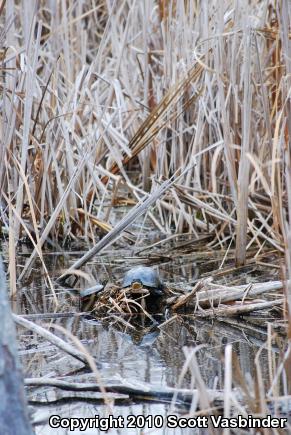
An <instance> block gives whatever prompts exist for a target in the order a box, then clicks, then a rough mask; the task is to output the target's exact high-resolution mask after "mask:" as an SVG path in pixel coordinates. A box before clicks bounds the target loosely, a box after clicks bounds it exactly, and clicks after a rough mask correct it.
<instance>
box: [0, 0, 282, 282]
mask: <svg viewBox="0 0 291 435" xmlns="http://www.w3.org/2000/svg"><path fill="white" fill-rule="evenodd" d="M288 8H289V5H288V2H286V1H283V2H282V3H280V4H277V3H276V2H273V1H263V2H262V1H252V2H250V4H249V5H247V4H245V7H239V6H238V5H237V4H236V3H234V2H232V1H223V2H219V4H217V2H207V3H205V2H194V1H187V2H176V1H173V2H167V1H151V0H150V1H147V2H136V1H129V2H125V3H119V2H115V3H110V2H109V1H108V2H98V5H96V4H95V2H90V1H78V2H75V3H73V4H66V3H65V2H53V3H52V4H50V8H49V7H48V4H47V2H44V1H39V2H36V1H35V2H32V3H31V2H30V3H29V5H28V4H26V3H25V4H19V3H18V2H15V1H13V0H7V1H6V2H2V8H1V20H2V23H3V31H2V45H3V49H2V68H1V69H2V93H3V99H2V111H1V112H2V114H1V125H2V133H3V134H2V143H3V146H2V158H1V167H0V170H1V172H0V177H1V197H2V203H1V204H2V206H1V207H2V212H1V220H2V227H3V230H5V229H6V230H8V229H9V231H10V233H9V237H10V239H11V240H12V241H14V243H11V249H10V251H11V252H10V254H11V256H14V255H15V254H14V248H13V246H14V245H15V243H16V242H17V241H18V240H19V239H20V238H21V237H22V236H26V235H28V236H29V237H30V238H31V239H33V241H34V243H35V253H36V254H37V255H39V256H40V257H41V248H42V246H43V244H44V243H45V242H46V241H47V240H48V237H50V238H51V239H53V240H54V239H58V240H62V241H64V242H65V241H67V240H69V239H75V238H76V237H83V238H85V239H86V240H89V241H90V240H93V241H95V240H96V237H98V228H99V226H98V225H99V224H97V223H96V221H94V220H92V215H93V216H94V217H95V218H96V219H97V220H98V222H99V221H100V222H101V224H100V225H102V224H103V226H104V225H108V224H109V223H111V222H112V225H114V216H113V215H114V213H113V212H112V210H113V209H114V207H115V206H118V205H120V204H121V203H122V204H132V203H138V202H139V201H140V200H142V198H146V197H147V195H150V194H151V192H153V191H154V190H155V188H156V186H157V184H158V183H159V182H160V180H162V179H165V178H166V179H168V178H170V177H171V176H172V175H173V174H177V173H181V172H183V171H184V174H183V175H182V176H181V177H180V178H179V180H177V182H174V183H173V185H172V186H171V187H170V188H169V189H168V191H167V193H166V194H165V195H163V197H161V198H160V199H159V200H157V201H156V207H155V209H154V211H153V209H152V210H150V213H154V216H152V218H153V221H154V223H155V225H156V226H157V228H158V229H159V230H161V229H162V230H163V231H164V232H166V233H167V234H170V233H172V232H183V231H189V232H193V233H194V234H199V233H201V232H206V231H207V232H210V233H211V235H212V236H213V237H212V243H214V242H218V243H219V244H220V246H221V247H224V248H227V247H228V246H229V245H230V244H231V243H235V244H236V261H237V264H238V265H240V264H243V263H244V262H245V258H246V252H247V251H248V250H249V249H250V248H251V247H256V248H257V250H262V249H263V248H264V247H265V246H270V245H271V246H273V247H275V248H276V249H277V250H278V251H279V252H282V253H285V252H286V250H287V252H288V253H289V254H290V247H289V243H288V240H289V238H290V234H289V233H290V224H289V221H288V216H289V213H288V208H289V207H290V193H289V190H288V189H289V187H288V186H290V183H288V180H289V178H290V174H289V172H288V168H290V161H289V160H290V149H289V140H288V138H289V124H290V121H289V117H290V115H289V105H288V99H289V94H288V92H289V86H288V83H289V69H290V61H289V57H288V49H289V45H288V44H289V31H290V29H289V27H290V26H289V21H288V20H289V18H290V17H289V14H290V11H289V9H288ZM288 177H289V178H288ZM289 181H290V180H289ZM96 226H97V228H96ZM287 256H289V255H287ZM289 257H290V256H289ZM288 268H290V265H288ZM11 272H12V270H11ZM14 274H15V273H14Z"/></svg>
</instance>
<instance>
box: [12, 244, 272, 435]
mask: <svg viewBox="0 0 291 435" xmlns="http://www.w3.org/2000/svg"><path fill="white" fill-rule="evenodd" d="M167 249H168V248H167ZM168 252H169V251H168ZM81 255H82V253H81V252H78V253H66V254H65V255H64V254H63V253H58V254H56V253H53V252H47V253H46V254H45V255H44V258H45V262H46V264H47V266H48V267H49V269H50V271H51V275H52V277H53V278H54V277H57V276H59V275H60V273H61V271H62V270H64V269H65V268H66V267H68V266H69V265H70V264H72V263H73V262H74V260H75V258H79V257H80V256H81ZM141 256H142V257H143V258H140V257H141ZM26 257H27V255H26V254H25V255H24V254H22V255H21V253H20V255H19V257H18V258H19V263H21V261H22V262H25V259H26ZM161 257H163V261H162V260H161ZM169 257H171V256H168V257H166V256H165V254H164V253H163V252H162V253H161V252H159V251H158V249H157V250H154V251H152V252H151V256H146V253H143V254H142V255H141V254H139V258H137V256H136V255H134V252H130V251H128V250H127V251H124V252H121V251H120V250H119V251H113V252H112V253H110V255H102V256H100V257H97V259H96V260H94V262H92V263H91V264H90V265H89V266H87V267H86V271H87V272H88V273H89V274H91V276H92V280H93V279H95V280H98V281H99V282H103V281H104V280H108V279H109V280H111V281H113V282H120V280H121V278H122V275H123V273H124V271H125V270H126V269H128V268H129V267H131V265H133V264H137V263H145V264H149V263H155V262H156V263H157V262H159V270H160V273H161V275H162V277H163V279H164V280H165V281H167V282H172V283H174V285H175V286H178V285H180V286H183V285H188V286H189V284H191V283H192V284H193V283H195V281H196V280H197V269H198V266H199V269H200V270H199V274H200V276H202V275H203V274H204V275H205V276H206V275H207V274H209V273H210V271H211V270H216V269H217V267H218V266H219V264H221V261H222V256H221V255H215V254H214V255H213V256H212V257H211V259H210V257H209V256H208V261H207V264H206V262H205V258H203V255H202V256H200V257H199V256H197V255H196V256H194V255H193V254H187V252H183V253H181V255H175V259H173V258H169ZM203 265H205V266H206V267H203ZM226 266H227V264H226ZM39 270H40V265H39V264H38V263H37V262H36V263H35V264H34V271H33V273H32V275H31V278H30V279H29V281H28V282H27V283H26V285H25V286H24V287H23V288H22V291H20V292H19V293H18V296H17V300H16V301H15V302H14V303H13V305H14V309H15V310H16V311H17V312H19V313H21V314H24V313H25V314H27V315H32V318H33V315H34V316H36V315H37V314H41V313H64V315H66V313H68V312H70V313H75V314H77V313H78V312H80V309H81V307H80V300H79V297H78V288H75V289H73V290H72V289H69V288H63V287H61V286H57V285H56V287H55V290H56V295H57V299H58V301H59V306H58V307H56V306H55V302H54V298H53V295H52V292H51V290H50V289H49V287H48V286H47V283H46V282H45V277H44V276H41V275H40V274H39ZM264 273H265V274H263V271H262V270H261V269H260V268H258V267H257V268H256V267H254V265H251V266H250V267H248V268H246V270H245V271H242V272H241V274H239V275H238V274H237V273H235V272H234V273H232V274H225V275H224V274H221V275H220V276H219V277H217V280H216V281H217V282H221V283H223V284H226V282H227V283H228V284H231V283H232V282H233V283H235V284H237V283H238V282H239V283H245V282H249V281H250V280H252V281H260V280H262V281H265V280H267V279H268V278H269V279H277V276H276V273H277V272H276V269H275V270H268V271H267V272H266V271H265V272H264ZM262 276H263V277H264V279H262ZM265 278H267V279H265ZM183 283H184V284H183ZM86 285H87V286H88V283H84V282H83V283H82V282H81V284H80V286H81V287H82V288H83V287H84V286H86ZM79 289H80V287H79ZM33 319H34V321H35V322H36V323H38V324H42V325H45V326H46V327H47V328H48V327H49V326H54V325H58V326H60V327H62V328H64V330H65V331H68V332H69V333H70V334H73V335H74V336H75V337H77V338H78V340H80V342H81V343H82V344H83V345H84V346H85V348H86V349H87V350H88V352H89V353H90V355H92V356H93V357H94V359H95V361H96V362H97V368H98V372H99V376H100V378H101V380H102V382H104V383H105V384H106V383H108V382H120V380H121V379H123V380H126V381H128V382H132V383H140V382H142V383H147V384H151V386H152V388H157V389H158V388H163V387H175V386H179V387H181V388H189V387H194V386H195V385H194V384H193V377H192V376H191V373H190V371H189V370H188V371H187V373H186V374H185V376H183V377H182V379H180V377H181V376H180V375H181V372H182V371H183V367H184V364H185V358H186V357H185V355H187V352H189V349H192V348H193V347H195V346H199V350H197V353H196V358H197V362H198V366H199V369H200V373H201V375H202V379H203V381H204V383H205V385H206V386H207V387H209V388H212V389H218V390H219V389H223V387H224V364H223V355H224V349H225V346H226V344H232V348H233V353H234V356H235V358H237V360H238V362H239V365H240V368H241V370H242V372H243V373H244V374H247V379H248V380H249V388H252V381H251V380H252V379H253V377H254V375H255V365H254V359H255V357H256V355H257V352H258V350H259V349H260V348H261V347H262V346H263V344H264V342H265V340H266V338H267V335H266V329H265V328H262V327H261V326H258V327H256V328H251V331H249V332H248V333H247V334H246V332H245V330H244V329H243V328H241V327H240V323H241V325H242V323H243V321H242V320H239V321H235V320H234V321H233V322H230V323H234V324H229V322H228V320H226V321H225V322H224V323H223V322H213V321H207V320H201V319H199V318H197V317H195V316H194V315H193V314H191V313H183V314H181V315H179V316H177V318H175V319H174V320H172V321H170V322H168V323H167V322H166V323H165V324H163V322H164V321H165V318H164V317H163V316H160V317H157V320H158V322H157V323H151V322H150V321H147V320H146V319H140V318H139V319H135V321H134V322H132V323H131V324H132V325H133V326H134V328H132V327H130V326H129V324H122V323H120V322H119V321H117V320H116V319H115V320H114V321H112V319H111V321H109V319H107V321H104V320H102V319H93V318H91V317H90V316H81V317H80V316H77V315H73V314H72V315H70V316H69V317H63V318H54V319H50V318H46V319H45V320H39V319H37V318H36V317H34V318H33ZM127 320H129V319H127ZM269 320H272V318H270V319H269ZM236 322H237V324H235V323H236ZM161 324H162V326H160V325H161ZM54 332H55V333H56V334H58V335H60V336H61V337H63V338H64V339H68V338H67V337H65V334H64V333H63V332H61V331H60V330H58V329H57V330H54ZM18 333H19V347H20V355H21V359H22V362H23V367H24V373H25V377H27V378H32V377H49V378H56V377H57V378H58V379H63V380H67V381H70V382H88V381H90V380H91V381H92V373H91V372H90V370H88V369H84V367H83V364H82V363H80V362H78V361H77V360H74V359H73V358H72V357H70V356H68V355H66V354H64V353H63V352H62V351H60V350H58V349H57V348H56V347H55V346H53V345H52V344H50V343H48V342H47V341H45V340H43V339H42V338H40V337H39V336H37V335H35V334H34V333H32V332H31V331H28V330H24V329H22V328H18ZM271 352H272V353H273V355H274V358H275V359H276V358H277V356H278V352H279V350H278V348H277V347H276V346H273V348H272V349H271ZM259 360H260V362H261V367H262V376H263V378H264V379H267V378H268V372H267V367H268V353H267V350H266V349H263V350H261V352H260V357H259ZM27 392H28V398H29V401H30V406H31V411H32V415H33V420H34V422H35V424H36V433H37V434H65V433H84V431H83V432H79V431H78V430H75V431H67V429H65V428H50V426H49V424H48V420H49V417H50V416H52V415H60V416H62V417H68V418H69V417H95V416H96V415H98V416H100V417H101V416H106V415H108V414H107V413H108V409H107V407H106V406H105V405H104V403H103V401H102V400H100V394H99V393H94V392H86V393H75V392H71V391H65V390H61V389H56V388H54V387H40V388H39V387H38V388H35V387H29V388H27ZM185 412H187V409H186V408H185V407H181V406H177V404H176V405H175V404H171V403H170V402H165V403H155V401H153V402H149V403H148V402H145V401H142V400H136V401H132V400H124V399H122V398H120V399H118V398H117V399H116V402H115V404H114V413H113V415H114V416H115V417H118V416H122V417H124V421H125V422H126V421H127V418H128V416H129V415H135V416H137V415H141V416H144V417H146V416H150V415H153V416H156V415H160V416H161V418H162V420H163V422H164V423H165V421H166V418H167V416H168V415H169V414H171V415H180V416H182V415H183V414H184V413H185ZM142 430H143V429H142V428H120V429H112V430H111V431H110V433H141V431H142ZM187 430H188V432H189V433H195V434H203V433H208V432H207V430H206V429H205V430H204V429H187ZM187 430H186V429H182V428H177V429H169V428H165V425H164V427H163V428H155V429H151V428H149V427H147V425H146V424H145V427H144V432H142V433H169V432H170V433H177V434H178V433H187ZM205 431H206V432H205ZM85 433H86V434H91V433H102V431H99V430H97V431H96V429H95V430H93V429H87V430H86V432H85Z"/></svg>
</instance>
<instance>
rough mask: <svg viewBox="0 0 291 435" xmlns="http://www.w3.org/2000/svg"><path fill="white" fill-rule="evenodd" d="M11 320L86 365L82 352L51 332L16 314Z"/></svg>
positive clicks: (85, 358)
mask: <svg viewBox="0 0 291 435" xmlns="http://www.w3.org/2000/svg"><path fill="white" fill-rule="evenodd" d="M13 319H14V321H15V322H16V323H17V324H18V325H20V326H23V327H24V328H26V329H29V330H30V331H33V332H35V333H36V334H38V335H40V336H41V337H43V338H45V339H46V340H48V341H50V342H51V343H52V344H54V345H55V346H57V347H58V348H59V349H61V350H63V351H64V352H66V353H68V354H69V355H71V356H73V357H74V358H76V359H78V360H79V361H81V362H83V363H84V364H86V365H88V360H87V357H86V355H85V354H84V353H83V352H80V351H79V350H77V349H76V348H75V347H73V346H72V345H71V344H69V343H67V342H66V341H64V340H62V339H61V338H60V337H58V336H56V335H55V334H53V333H52V332H50V331H47V330H46V329H44V328H43V327H42V326H39V325H36V324H35V323H33V322H31V321H30V320H27V319H24V318H23V317H21V316H18V315H16V314H13Z"/></svg>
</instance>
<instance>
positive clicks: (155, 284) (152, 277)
mask: <svg viewBox="0 0 291 435" xmlns="http://www.w3.org/2000/svg"><path fill="white" fill-rule="evenodd" d="M135 284H141V285H142V286H143V287H144V288H145V289H148V290H149V292H150V295H153V296H162V295H163V294H164V291H163V290H164V285H163V283H162V281H161V279H160V277H159V274H158V272H157V271H156V270H155V269H153V268H152V267H147V266H136V267H133V268H132V269H130V270H128V271H127V272H126V274H125V275H124V278H123V281H122V285H121V287H122V288H126V287H133V286H134V285H135Z"/></svg>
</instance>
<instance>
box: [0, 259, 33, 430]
mask: <svg viewBox="0 0 291 435" xmlns="http://www.w3.org/2000/svg"><path fill="white" fill-rule="evenodd" d="M0 428H1V429H0V431H1V434H5V435H15V434H17V435H31V434H33V431H32V428H31V426H30V422H29V418H28V412H27V405H26V398H25V395H24V387H23V380H22V373H21V367H20V362H19V359H18V355H17V343H16V333H15V326H14V323H13V320H12V316H11V310H10V305H9V301H8V297H7V289H6V278H5V273H4V270H3V264H2V259H1V257H0Z"/></svg>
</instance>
